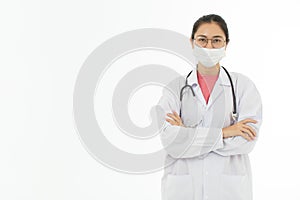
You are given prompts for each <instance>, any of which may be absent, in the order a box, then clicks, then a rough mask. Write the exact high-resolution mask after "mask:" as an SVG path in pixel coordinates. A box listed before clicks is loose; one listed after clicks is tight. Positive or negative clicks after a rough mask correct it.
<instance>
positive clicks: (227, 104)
mask: <svg viewBox="0 0 300 200" xmlns="http://www.w3.org/2000/svg"><path fill="white" fill-rule="evenodd" d="M190 42H191V45H192V49H193V54H194V55H195V58H196V61H197V63H196V64H195V69H194V70H193V71H192V72H191V73H190V74H189V76H188V77H187V78H185V77H184V79H183V78H182V77H181V78H178V79H176V80H174V81H172V82H171V83H170V85H169V86H168V89H164V90H163V96H162V98H161V99H160V101H159V106H160V107H161V108H162V109H163V111H164V112H163V113H164V116H165V120H166V123H165V127H164V128H163V129H162V130H163V132H162V134H161V140H162V144H163V145H164V147H165V150H166V152H167V157H166V163H168V164H169V163H171V165H167V166H166V167H165V170H164V176H163V177H162V185H161V186H162V199H163V200H204V199H211V200H252V177H251V166H250V161H249V157H248V153H250V152H251V151H252V149H253V147H254V145H255V143H256V141H257V137H258V132H259V128H260V126H261V123H262V104H261V97H260V95H259V92H258V91H257V88H256V87H255V85H254V83H253V82H252V81H251V80H250V79H249V78H248V77H247V76H245V75H242V74H240V73H233V72H231V73H229V74H227V73H226V71H225V68H223V67H220V63H219V61H220V60H221V59H222V58H223V57H224V56H225V50H226V47H227V45H228V42H229V34H228V29H227V25H226V23H225V21H224V20H223V19H222V18H221V17H220V16H218V15H213V14H212V15H206V16H203V17H201V18H199V19H198V20H197V21H196V22H195V24H194V27H193V31H192V35H191V38H190ZM230 78H231V79H232V80H231V81H232V82H230ZM186 81H187V84H188V85H190V86H191V87H185V88H184V89H183V91H182V94H181V89H182V88H183V87H184V86H185V84H186V83H185V82H186ZM191 88H192V89H193V91H192V89H191ZM232 88H233V90H234V93H235V94H233V93H232ZM170 89H171V90H170ZM233 96H235V97H236V111H237V114H238V116H237V117H236V118H234V116H233V115H232V111H233V110H234V104H233V103H232V102H233V100H234V97H233ZM181 98H182V100H181V101H180V99H181Z"/></svg>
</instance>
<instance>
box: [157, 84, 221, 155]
mask: <svg viewBox="0 0 300 200" xmlns="http://www.w3.org/2000/svg"><path fill="white" fill-rule="evenodd" d="M179 85H180V84H173V86H172V85H171V87H170V88H167V87H165V88H164V89H163V94H162V97H161V98H160V100H159V102H158V105H157V107H156V108H157V113H158V121H159V122H158V124H162V123H163V126H162V128H161V129H160V130H161V131H160V139H161V143H162V145H163V147H164V149H165V151H166V152H167V154H169V155H170V156H172V157H173V158H191V157H195V156H205V155H207V154H208V153H209V152H211V151H213V150H215V149H219V148H222V147H223V133H222V129H221V128H203V127H197V128H194V127H193V128H190V127H182V126H175V125H171V124H170V123H168V122H167V121H166V120H165V119H166V118H168V117H167V116H166V114H167V113H172V111H176V112H177V113H179V110H180V100H179V94H180V89H181V87H179Z"/></svg>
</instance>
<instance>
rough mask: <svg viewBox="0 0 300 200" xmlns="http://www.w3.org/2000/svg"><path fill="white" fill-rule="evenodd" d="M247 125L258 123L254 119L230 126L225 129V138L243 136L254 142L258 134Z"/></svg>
mask: <svg viewBox="0 0 300 200" xmlns="http://www.w3.org/2000/svg"><path fill="white" fill-rule="evenodd" d="M246 123H255V124H256V123H257V121H256V120H254V119H249V118H248V119H244V120H242V121H240V122H237V123H236V124H234V125H232V126H228V127H226V128H223V129H222V131H223V138H228V137H233V136H242V137H243V138H245V139H246V140H248V141H251V140H254V139H255V137H256V132H255V131H254V129H253V128H252V127H251V126H249V125H246Z"/></svg>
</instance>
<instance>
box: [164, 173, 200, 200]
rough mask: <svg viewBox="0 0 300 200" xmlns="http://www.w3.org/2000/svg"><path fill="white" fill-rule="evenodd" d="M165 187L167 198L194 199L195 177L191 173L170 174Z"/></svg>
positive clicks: (178, 199) (167, 199)
mask: <svg viewBox="0 0 300 200" xmlns="http://www.w3.org/2000/svg"><path fill="white" fill-rule="evenodd" d="M164 189H165V191H164V193H165V198H166V200H193V198H194V189H193V177H192V176H191V175H190V174H184V175H174V174H168V175H167V177H166V182H165V187H164Z"/></svg>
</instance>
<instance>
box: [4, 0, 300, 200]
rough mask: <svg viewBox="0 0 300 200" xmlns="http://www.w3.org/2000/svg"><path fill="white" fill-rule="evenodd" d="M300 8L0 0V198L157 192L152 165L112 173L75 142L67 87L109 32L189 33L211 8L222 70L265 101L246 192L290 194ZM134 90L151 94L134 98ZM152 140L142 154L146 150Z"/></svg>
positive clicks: (295, 157)
mask: <svg viewBox="0 0 300 200" xmlns="http://www.w3.org/2000/svg"><path fill="white" fill-rule="evenodd" d="M299 8H300V7H299V3H297V1H296V0H294V1H292V0H285V1H259V0H251V1H247V2H245V1H234V0H227V1H223V0H219V1H217V0H214V1H213V0H209V1H201V0H197V1H174V0H172V1H171V0H167V1H160V0H151V1H150V0H149V1H141V0H127V1H122V0H102V1H91V0H86V1H66V0H64V1H61V0H60V1H58V0H52V1H33V0H29V1H21V0H19V1H16V0H12V1H1V3H0V25H1V29H0V36H1V37H0V53H1V57H0V58H1V59H0V92H1V93H0V95H1V96H0V117H1V119H0V121H1V122H0V134H1V139H0V158H1V160H0V199H6V200H12V199H30V200H35V199H36V200H40V199H45V200H48V199H49V200H50V199H51V200H52V199H57V200H59V199H74V200H75V199H120V198H122V199H131V200H134V199H144V200H150V199H160V178H161V175H162V171H159V172H156V173H153V174H147V175H130V174H122V173H119V172H116V171H114V170H111V169H109V168H107V167H104V166H103V165H101V164H100V163H99V162H97V161H96V160H95V159H93V157H92V156H91V155H90V154H89V153H88V152H87V151H86V149H85V148H84V147H83V146H82V144H81V142H80V139H79V137H78V135H77V133H76V130H75V125H74V121H73V113H72V112H73V111H72V103H73V102H72V101H73V99H72V97H73V96H72V95H73V89H74V83H75V81H76V76H77V74H78V72H79V70H80V67H81V65H82V63H83V62H84V61H85V59H86V58H87V56H88V55H89V54H90V53H91V52H92V51H93V50H94V49H95V48H96V47H97V46H99V45H100V44H101V43H102V42H104V41H106V40H107V39H109V38H111V37H112V36H115V35H118V34H120V33H123V32H126V31H130V30H134V29H138V28H163V29H169V30H173V31H176V32H179V33H182V34H184V35H186V36H187V37H189V36H190V34H191V31H192V26H193V23H194V22H195V21H196V20H197V19H198V18H199V17H201V16H202V15H204V14H210V13H216V14H219V15H221V16H222V17H223V18H224V19H225V20H226V22H227V24H228V27H229V34H230V39H231V42H230V43H229V46H228V49H227V57H226V59H224V62H223V64H224V66H226V67H227V69H229V71H236V72H240V73H243V74H245V75H247V76H248V77H250V78H251V79H252V80H253V81H254V82H255V84H256V86H257V88H258V90H259V91H260V93H261V96H262V99H263V119H264V120H263V126H262V127H261V131H260V140H259V141H258V142H257V145H256V147H255V148H254V150H253V151H252V152H251V153H250V159H251V165H252V172H253V190H254V199H255V200H259V199H289V200H294V199H300V194H299V191H298V190H299V189H298V187H299V178H300V172H299V168H300V164H299V162H298V161H299V152H300V151H299V139H300V136H299V134H300V133H299V128H298V125H299V122H298V121H299V111H300V109H299V101H300V99H299V95H297V92H298V91H299V89H298V86H299V83H298V81H299V75H298V71H299V70H298V68H299V63H298V60H299V57H300V56H299V46H300V42H299V41H300V38H299V35H300V30H299V28H298V27H299V19H300V14H299ZM174 42H176V41H174ZM129 60H130V59H129ZM149 60H150V59H148V60H147V59H145V60H142V61H145V63H143V62H141V60H138V61H137V63H134V65H135V64H136V65H138V64H149ZM123 62H125V61H123ZM156 62H157V61H156ZM170 62H172V61H170ZM157 63H159V62H157ZM114 67H116V71H118V70H117V65H116V66H114ZM174 69H176V70H177V71H178V72H180V73H183V74H184V73H186V72H188V70H190V69H189V68H186V69H183V68H178V66H176V67H174ZM120 71H122V70H120ZM125 71H126V70H125ZM122 73H124V69H123V72H122ZM119 75H120V74H119ZM111 76H112V75H111ZM113 76H118V74H117V73H114V74H113ZM153 88H155V87H153ZM153 88H151V87H149V88H145V90H146V91H147V92H146V93H145V91H144V93H143V91H140V93H137V94H136V96H135V99H134V98H133V99H134V100H135V103H131V104H130V106H129V110H130V115H131V117H132V119H133V120H134V119H139V117H137V116H139V115H141V116H142V118H141V121H138V122H137V123H140V124H142V125H147V120H148V122H149V119H147V118H146V117H145V116H148V114H147V115H145V114H143V113H145V112H141V110H140V109H144V108H146V110H147V109H148V110H149V108H151V106H152V105H153V103H154V102H155V101H156V100H158V99H157V98H158V97H159V95H160V93H159V88H156V89H153ZM108 89H110V90H112V89H113V88H112V87H111V88H108ZM149 91H150V92H149ZM141 94H144V95H147V97H148V99H149V101H147V102H140V101H139V97H140V96H141ZM101 97H103V98H105V96H103V94H101ZM107 102H108V103H109V101H107ZM145 105H146V106H145ZM108 106H110V105H109V104H108ZM142 111H145V110H142ZM112 126H113V124H112ZM114 128H115V127H114ZM122 137H125V136H122ZM110 139H111V140H115V144H118V145H123V146H122V148H126V146H131V145H126V144H127V143H126V142H129V140H128V139H124V140H123V139H118V137H111V138H110ZM124 141H126V142H125V143H124ZM153 142H154V143H153V145H154V146H153V148H152V146H151V145H149V144H148V146H147V148H148V149H143V150H141V152H143V153H145V152H149V151H150V152H151V151H152V150H155V149H156V148H157V143H155V141H153ZM124 144H125V145H124ZM138 146H139V145H138V144H135V146H134V147H138ZM128 151H130V152H139V149H138V148H131V149H128Z"/></svg>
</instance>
